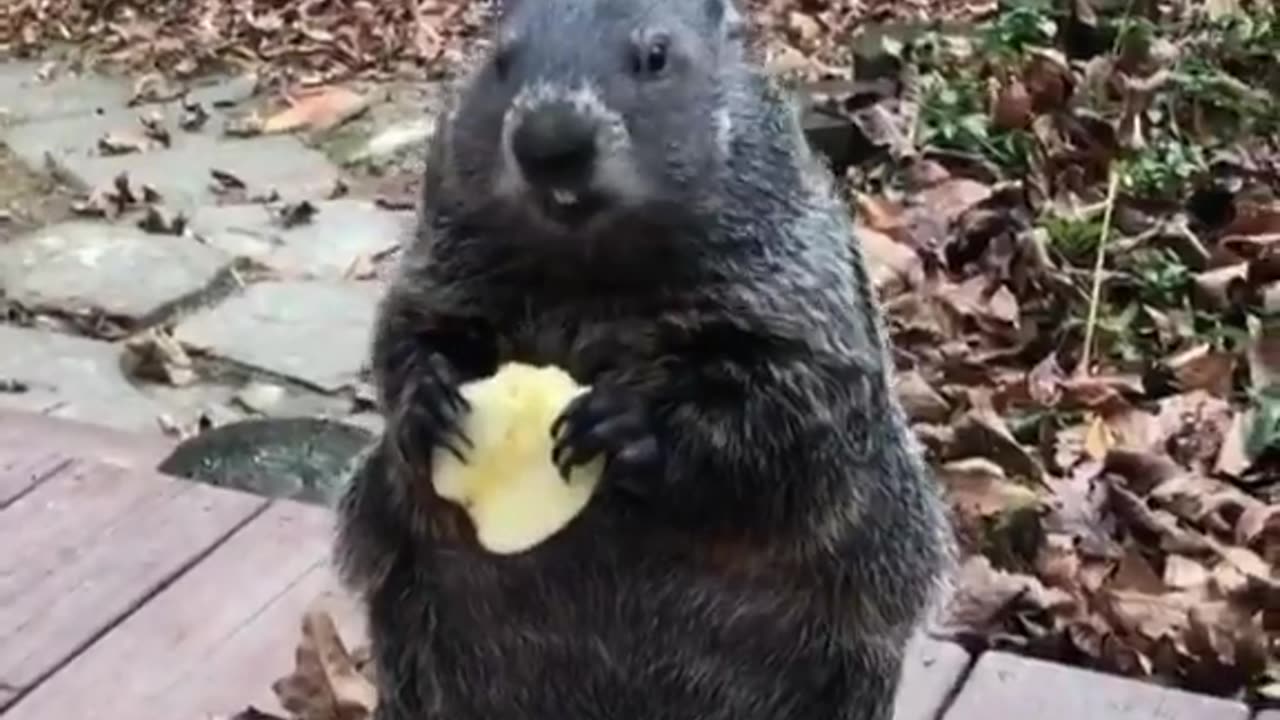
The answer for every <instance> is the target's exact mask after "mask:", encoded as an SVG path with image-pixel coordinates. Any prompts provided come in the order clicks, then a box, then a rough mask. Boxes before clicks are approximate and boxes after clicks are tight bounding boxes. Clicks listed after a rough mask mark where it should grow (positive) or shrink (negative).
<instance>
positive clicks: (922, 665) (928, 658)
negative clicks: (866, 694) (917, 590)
mask: <svg viewBox="0 0 1280 720" xmlns="http://www.w3.org/2000/svg"><path fill="white" fill-rule="evenodd" d="M971 660H972V659H971V658H970V656H969V653H968V652H967V651H966V650H965V649H964V648H962V647H960V646H959V645H956V644H955V643H949V642H941V641H938V640H934V639H932V638H929V637H926V636H924V635H917V636H916V637H915V638H914V639H913V640H912V641H911V645H909V646H908V647H907V657H906V660H905V662H904V665H903V668H902V684H901V685H899V686H898V695H897V701H896V704H895V706H894V711H893V720H935V719H936V718H937V717H938V716H939V715H940V714H941V712H942V710H943V708H945V707H946V704H947V701H948V700H949V699H950V698H951V694H952V693H953V692H954V691H955V689H956V687H957V686H958V685H959V683H960V681H961V679H962V678H963V676H964V673H965V671H967V670H968V669H969V664H970V662H971Z"/></svg>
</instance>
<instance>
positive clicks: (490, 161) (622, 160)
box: [449, 0, 741, 234]
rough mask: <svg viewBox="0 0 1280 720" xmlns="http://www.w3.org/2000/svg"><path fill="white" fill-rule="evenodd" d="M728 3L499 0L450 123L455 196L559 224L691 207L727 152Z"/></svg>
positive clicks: (605, 221) (732, 50) (733, 39)
mask: <svg viewBox="0 0 1280 720" xmlns="http://www.w3.org/2000/svg"><path fill="white" fill-rule="evenodd" d="M733 2H734V0H506V2H505V3H504V4H503V5H502V6H501V7H500V9H499V14H498V17H497V20H496V23H495V26H494V34H493V42H492V46H491V49H490V51H489V53H488V55H487V56H486V57H485V58H484V59H483V60H482V62H481V64H480V65H479V66H478V67H477V68H476V69H475V71H474V74H473V75H472V77H471V78H470V79H469V81H468V84H467V86H466V89H465V91H464V93H463V95H462V97H461V99H460V102H459V105H458V107H457V108H456V110H455V112H454V114H453V115H452V118H451V120H450V122H451V127H450V141H449V143H450V147H449V153H450V156H451V164H452V167H453V169H454V170H455V171H456V175H455V177H456V178H457V179H458V182H459V183H460V185H461V187H459V188H458V189H459V190H460V191H461V194H463V195H466V196H469V197H471V198H484V199H485V201H486V204H489V203H496V204H498V205H500V206H501V207H492V206H491V207H490V209H491V210H497V211H501V212H502V213H503V214H507V213H511V212H515V213H519V214H520V215H521V216H522V217H525V218H527V220H528V221H529V222H530V223H532V225H531V227H540V228H542V229H544V230H554V231H559V232H562V233H571V234H578V233H587V232H592V231H593V229H594V230H606V229H607V228H609V227H615V226H617V225H618V224H619V223H626V222H627V220H628V218H635V217H639V216H640V214H652V213H653V212H656V211H661V210H662V209H663V208H678V207H688V206H690V205H691V203H693V202H695V201H696V199H695V198H692V197H690V195H691V194H692V193H696V192H698V191H706V190H707V188H708V187H709V186H710V185H711V182H710V181H709V178H712V177H714V176H715V173H716V165H717V163H722V162H723V159H724V156H725V155H726V154H727V152H728V146H729V139H728V138H729V133H730V129H729V120H728V118H729V114H728V110H727V107H728V105H727V101H726V97H725V96H726V93H727V92H728V88H727V81H728V79H727V76H726V73H728V72H731V71H732V69H733V68H734V67H735V66H736V65H737V63H738V60H737V57H738V56H739V55H740V53H741V48H740V47H739V43H740V32H739V30H740V17H741V16H740V14H739V12H738V10H737V8H736V7H734V5H733ZM463 202H466V201H465V200H463Z"/></svg>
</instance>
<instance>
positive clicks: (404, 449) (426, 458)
mask: <svg viewBox="0 0 1280 720" xmlns="http://www.w3.org/2000/svg"><path fill="white" fill-rule="evenodd" d="M452 378H453V373H452V370H451V368H450V367H449V366H448V363H447V361H445V360H444V359H443V358H441V357H438V356H435V357H432V358H431V359H430V360H429V361H428V362H427V363H425V367H423V368H421V370H420V371H419V372H417V373H415V374H414V375H413V376H412V377H411V379H410V380H409V382H408V383H407V384H406V385H405V387H404V390H403V392H402V394H401V398H402V399H401V402H400V410H399V413H398V414H397V415H396V416H395V418H394V421H395V425H396V430H395V439H396V445H397V449H398V450H399V453H400V456H401V458H402V459H404V461H405V462H407V463H409V464H410V465H411V466H413V467H422V466H425V464H426V463H428V462H430V453H431V451H432V450H433V449H434V448H435V447H443V448H445V449H446V450H448V451H449V452H450V453H452V454H453V455H454V456H455V457H457V458H458V460H459V461H461V462H465V461H466V460H465V455H464V452H463V448H467V449H470V448H471V447H473V444H472V442H471V438H469V437H467V435H466V433H464V432H463V431H462V427H461V424H460V422H459V419H460V417H461V415H462V414H463V413H466V412H467V411H468V410H469V409H470V406H469V404H468V403H467V401H466V398H464V397H462V394H461V393H460V392H459V391H458V384H457V383H456V382H455V381H454V380H453V379H452Z"/></svg>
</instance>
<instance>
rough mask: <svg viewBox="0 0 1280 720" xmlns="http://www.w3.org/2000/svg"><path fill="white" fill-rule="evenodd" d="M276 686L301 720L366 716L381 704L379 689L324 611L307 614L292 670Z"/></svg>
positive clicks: (283, 702)
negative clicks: (378, 703) (358, 665)
mask: <svg viewBox="0 0 1280 720" xmlns="http://www.w3.org/2000/svg"><path fill="white" fill-rule="evenodd" d="M272 690H273V691H274V692H275V693H276V696H277V697H278V698H279V700H280V704H281V706H282V707H284V709H285V710H287V711H289V712H290V713H291V714H292V715H293V716H294V717H295V718H296V719H297V720H368V719H369V718H371V717H372V716H373V712H374V709H375V707H376V706H377V688H376V687H375V686H374V685H373V683H371V682H370V681H369V679H368V678H367V677H365V675H363V674H362V673H361V672H360V671H359V669H358V668H357V665H356V662H355V660H354V658H353V657H352V656H351V654H350V653H349V652H348V651H347V648H346V646H345V645H343V643H342V638H341V637H339V635H338V629H337V626H336V625H334V622H333V618H332V617H330V615H329V614H328V612H326V611H323V610H314V609H313V610H308V611H307V613H306V614H305V615H304V616H303V618H302V641H301V643H300V644H299V645H298V650H297V654H296V657H295V665H294V671H293V673H292V674H291V675H289V676H287V677H284V678H281V679H279V680H277V681H275V682H274V683H273V684H272Z"/></svg>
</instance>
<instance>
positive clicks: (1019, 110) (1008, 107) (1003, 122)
mask: <svg viewBox="0 0 1280 720" xmlns="http://www.w3.org/2000/svg"><path fill="white" fill-rule="evenodd" d="M1032 119H1033V116H1032V114H1031V93H1029V92H1027V88H1026V86H1025V85H1023V84H1022V80H1021V79H1019V78H1016V77H1015V78H1010V79H1009V82H1008V83H1007V84H1005V85H1004V86H1003V87H1001V88H1000V90H999V93H998V94H997V96H996V100H995V103H994V105H993V107H992V109H991V126H992V127H994V128H996V129H998V130H1022V129H1024V128H1027V127H1029V126H1030V125H1031V121H1032Z"/></svg>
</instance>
